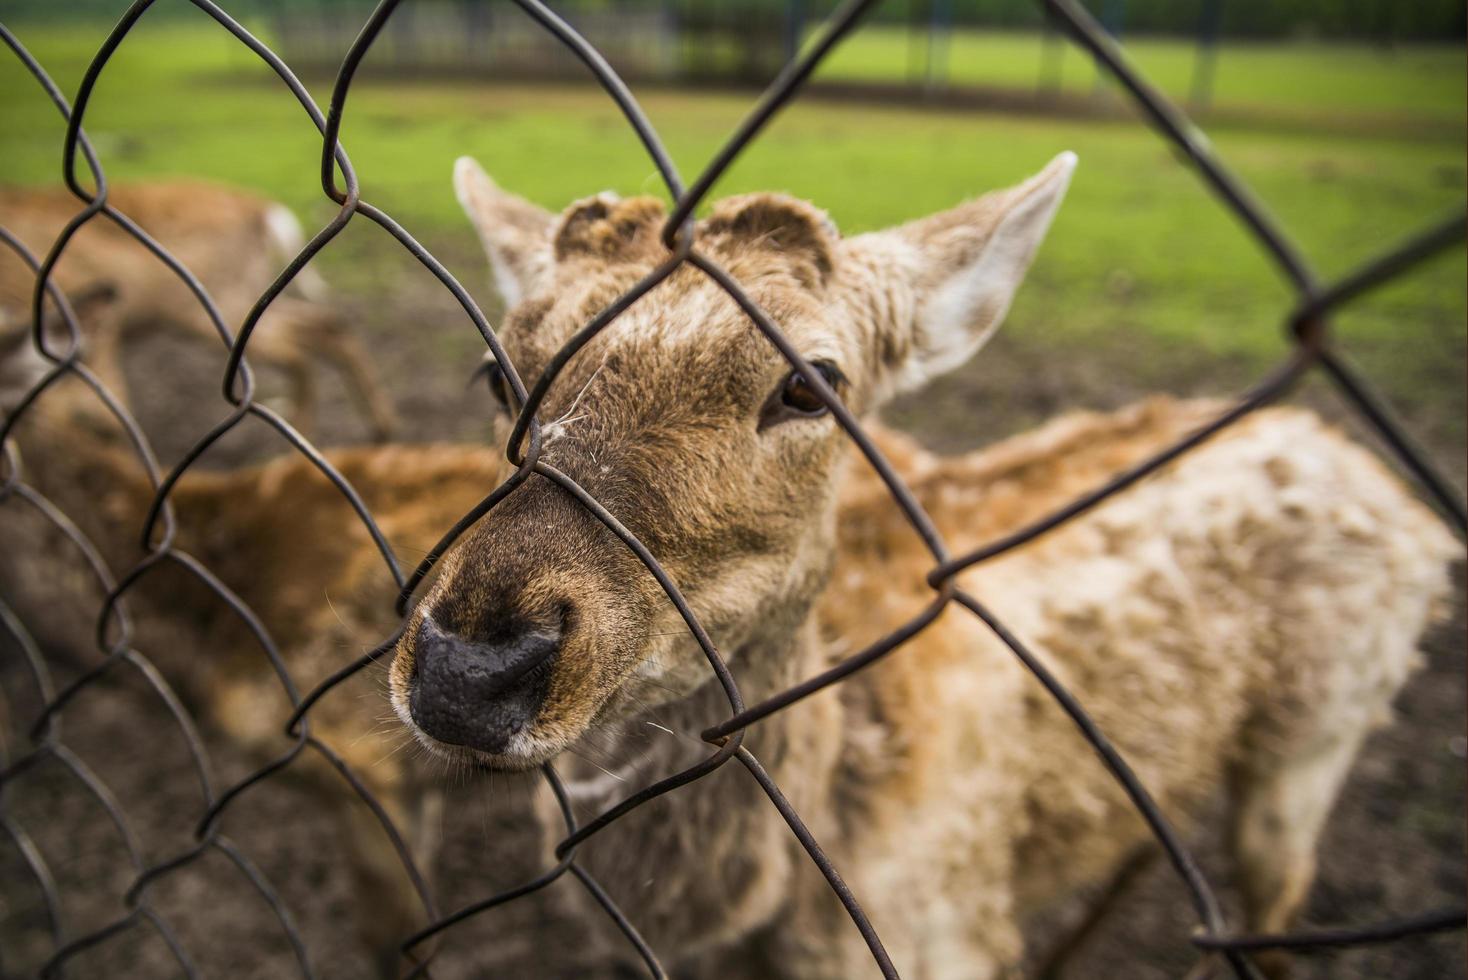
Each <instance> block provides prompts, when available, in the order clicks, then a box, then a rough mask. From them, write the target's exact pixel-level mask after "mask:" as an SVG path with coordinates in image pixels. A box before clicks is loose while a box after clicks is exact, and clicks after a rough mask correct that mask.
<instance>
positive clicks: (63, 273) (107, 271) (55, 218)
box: [0, 181, 396, 439]
mask: <svg viewBox="0 0 1468 980" xmlns="http://www.w3.org/2000/svg"><path fill="white" fill-rule="evenodd" d="M108 201H109V203H110V204H112V205H113V206H114V207H115V208H117V209H118V210H119V211H121V212H122V213H123V214H125V215H127V216H128V217H130V218H132V219H133V220H134V221H135V222H136V223H137V224H138V225H139V226H140V227H141V228H142V229H143V230H144V231H146V232H147V233H148V234H149V235H151V236H152V237H153V238H154V239H155V240H157V241H158V242H159V243H160V244H161V245H162V246H163V247H164V248H166V249H168V250H169V251H170V252H171V253H172V254H173V256H174V257H175V258H176V259H178V260H179V261H180V262H182V263H183V265H184V266H185V267H186V268H187V269H189V270H190V271H191V272H193V273H194V275H195V276H196V277H197V278H198V279H199V281H200V282H201V283H202V284H203V285H204V288H205V289H206V290H208V292H209V295H210V296H211V298H213V300H214V302H215V305H216V306H217V307H218V309H219V313H220V316H221V317H222V319H223V321H224V325H225V326H226V327H228V328H229V329H230V330H231V331H238V330H239V328H240V326H241V324H243V322H244V320H245V317H246V315H247V314H248V313H249V311H250V309H251V307H253V306H254V304H255V302H256V300H258V299H259V297H260V295H261V293H263V292H264V291H265V289H266V287H267V286H269V285H270V283H271V281H272V280H273V279H274V278H275V277H276V275H277V274H278V273H279V272H280V270H281V269H282V268H284V266H285V264H286V263H287V262H288V261H289V260H290V259H292V258H294V257H295V255H296V253H298V252H299V251H300V249H301V248H302V246H303V245H304V244H305V239H304V236H303V234H302V231H301V226H300V222H299V221H297V220H296V217H295V215H293V214H292V213H291V211H290V210H289V209H288V208H287V207H285V205H283V204H279V203H277V202H275V201H271V200H268V199H266V198H263V197H259V196H257V195H255V194H251V193H249V192H247V191H243V190H238V189H234V188H227V187H222V186H219V185H215V184H208V183H204V182H200V181H169V182H159V183H145V184H123V185H120V186H117V187H114V188H112V189H111V190H110V192H109V195H108ZM81 209H82V204H81V202H80V201H78V199H77V198H76V197H75V196H74V195H72V194H71V193H70V192H69V191H67V190H66V189H64V188H39V189H33V188H0V224H3V225H4V226H5V227H6V228H7V229H8V230H9V231H10V232H11V233H12V234H14V235H16V237H18V238H19V239H20V240H21V241H22V242H23V243H25V244H26V245H27V247H29V248H30V250H31V251H32V252H33V253H35V254H36V255H37V257H44V255H45V250H46V249H47V248H48V247H49V246H50V244H51V243H52V242H53V241H55V239H56V236H57V235H58V234H59V233H60V232H61V230H62V228H63V227H64V226H65V225H66V223H67V222H68V221H69V220H71V219H72V218H73V217H74V216H75V215H76V214H77V213H79V212H80V211H81ZM53 282H55V283H56V284H57V285H59V286H61V287H62V288H63V289H65V290H67V291H68V292H70V293H77V292H79V291H81V290H82V289H84V288H86V287H89V286H92V285H94V284H97V283H104V282H105V283H108V284H110V285H111V286H112V287H113V288H115V289H116V290H117V291H118V294H119V301H118V302H117V303H115V304H113V305H112V306H111V307H110V308H109V309H108V310H107V315H106V316H105V317H94V318H92V319H91V321H90V322H86V323H83V324H82V328H83V335H84V336H83V343H84V347H85V351H86V355H87V361H88V363H89V365H90V366H91V367H92V369H93V370H94V371H95V372H96V373H97V375H98V376H99V377H100V378H101V379H102V380H103V381H104V383H106V384H107V386H108V388H109V389H111V390H112V391H114V392H116V393H118V394H122V393H125V392H126V391H127V390H128V389H127V384H126V379H125V378H124V375H123V361H122V352H123V350H124V349H125V347H126V345H127V344H128V342H129V339H130V338H135V337H137V336H139V335H140V334H141V333H143V332H150V331H156V330H159V329H160V328H161V329H168V330H171V331H174V332H176V333H180V334H182V335H183V336H186V337H191V338H193V339H196V340H202V341H204V342H206V343H209V344H212V345H215V346H219V345H220V344H222V341H221V339H220V337H219V335H218V333H217V332H216V330H215V327H214V324H212V323H211V322H210V321H209V318H208V316H207V315H206V314H205V312H204V309H203V307H202V306H201V305H200V303H199V301H198V300H197V299H196V298H195V297H194V295H193V294H192V293H191V292H190V291H189V289H188V288H187V287H186V286H185V285H184V284H183V282H182V281H180V280H179V279H178V277H177V276H176V275H174V273H173V272H172V271H171V270H170V269H168V268H167V267H166V266H165V265H164V264H163V263H162V262H160V261H159V260H158V259H157V258H155V257H154V256H153V255H151V254H149V252H148V251H147V250H146V249H145V248H144V247H143V246H142V245H140V244H138V242H137V241H136V240H135V239H133V238H132V236H131V235H129V234H128V233H127V232H125V231H123V230H122V229H121V228H119V227H117V226H116V225H114V224H113V223H112V222H111V221H110V220H108V219H107V218H106V217H105V216H101V217H97V218H94V219H92V220H91V221H89V222H88V223H87V224H85V225H84V226H83V227H82V228H81V229H80V230H79V231H78V232H77V233H76V235H75V236H74V237H73V238H72V240H71V242H70V243H69V244H68V246H67V249H66V251H65V252H64V253H63V254H62V258H61V260H60V262H59V263H58V264H57V266H56V269H55V271H54V274H53ZM33 283H34V276H33V274H32V272H31V270H30V268H29V267H28V266H26V265H25V263H23V262H22V261H21V260H20V258H19V257H18V256H15V255H11V254H9V253H8V251H7V252H6V254H5V255H4V257H3V259H0V315H3V317H4V318H5V319H10V320H14V321H19V322H26V321H28V320H29V318H30V309H31V289H32V286H33ZM328 295H329V294H328V290H327V287H326V284H325V282H324V281H323V280H322V279H321V277H320V275H319V274H318V273H316V272H315V271H314V270H313V269H311V268H310V267H309V266H308V267H307V268H306V269H304V270H302V272H301V273H300V274H299V275H298V276H297V277H296V278H295V279H294V280H292V286H291V287H290V288H288V290H287V291H286V293H285V294H283V295H281V296H278V297H276V299H275V301H274V302H272V303H271V305H270V307H269V308H268V309H267V310H266V312H265V315H264V316H263V317H262V318H261V321H260V324H259V329H258V331H257V332H256V333H255V334H254V335H253V336H252V337H251V340H250V345H249V348H248V352H247V354H248V356H249V357H251V358H253V359H255V360H256V361H258V362H260V363H264V364H269V365H272V366H274V367H276V368H278V369H280V370H281V371H283V372H284V373H285V374H286V376H287V379H288V382H289V385H290V391H291V400H292V411H291V414H292V415H293V416H294V417H295V418H296V419H297V420H298V421H299V423H300V425H301V426H303V427H304V428H306V429H310V428H311V427H312V426H313V424H314V421H315V409H316V386H315V376H314V375H315V372H314V368H313V365H312V359H313V357H321V358H324V359H326V360H328V361H330V362H331V363H332V364H333V365H334V366H335V367H336V368H337V369H338V370H339V371H341V372H342V374H343V376H344V378H345V379H346V380H347V381H348V383H349V384H350V386H351V390H352V394H353V396H354V397H355V398H356V399H357V401H358V402H359V404H360V405H361V407H362V408H363V409H364V411H365V412H366V414H367V416H368V418H369V421H370V423H371V426H372V432H373V435H374V436H375V437H377V438H379V439H382V438H386V437H387V436H389V435H390V434H391V433H392V431H393V429H394V427H395V425H396V417H395V413H394V410H393V407H392V402H391V399H390V398H389V397H388V395H387V393H386V392H385V391H384V390H383V389H382V385H381V383H380V382H379V381H378V379H377V376H376V374H375V373H374V371H373V369H372V365H371V362H370V360H369V358H368V357H367V355H366V353H365V351H364V350H363V348H362V346H361V344H360V343H359V341H358V339H357V337H356V336H355V335H354V334H353V333H352V332H351V330H350V328H349V326H348V324H347V323H346V321H345V320H344V318H343V317H342V316H341V315H340V314H339V313H337V312H336V311H335V310H334V309H332V307H331V306H330V305H329V304H328V302H327V299H328Z"/></svg>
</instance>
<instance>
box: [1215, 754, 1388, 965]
mask: <svg viewBox="0 0 1468 980" xmlns="http://www.w3.org/2000/svg"><path fill="white" fill-rule="evenodd" d="M1363 734H1364V733H1363V732H1354V733H1346V734H1344V735H1333V736H1332V737H1331V738H1330V739H1329V741H1326V742H1324V743H1317V744H1316V745H1314V746H1312V747H1311V749H1310V751H1308V752H1305V753H1300V754H1294V755H1291V756H1289V757H1281V756H1271V757H1270V758H1268V759H1265V760H1263V761H1254V762H1252V763H1250V764H1246V768H1245V769H1244V770H1243V771H1242V772H1241V773H1240V774H1238V775H1237V776H1236V778H1235V809H1234V814H1233V827H1232V830H1233V851H1234V857H1235V860H1236V861H1237V862H1238V865H1239V872H1240V878H1241V882H1242V888H1243V898H1244V909H1245V916H1246V924H1247V929H1248V931H1249V932H1254V933H1271V932H1282V931H1284V930H1286V929H1288V928H1290V925H1291V924H1292V923H1293V921H1294V918H1295V915H1296V913H1297V912H1298V911H1299V910H1300V907H1301V906H1302V905H1304V903H1305V899H1306V898H1307V897H1308V896H1309V892H1310V886H1311V884H1312V883H1313V882H1314V880H1315V870H1316V863H1315V860H1316V859H1315V851H1316V846H1317V844H1318V843H1319V840H1320V834H1321V832H1322V831H1323V830H1324V828H1325V820H1326V817H1328V816H1329V815H1330V811H1331V807H1332V806H1333V805H1334V804H1335V799H1336V796H1337V795H1338V794H1339V792H1340V788H1341V785H1342V784H1343V783H1344V782H1345V778H1346V774H1347V773H1348V772H1349V771H1350V767H1351V763H1352V761H1353V760H1354V759H1355V757H1356V751H1357V749H1359V748H1360V745H1361V739H1362V736H1363ZM1255 959H1256V961H1257V962H1258V964H1259V966H1260V967H1261V968H1262V969H1263V970H1264V971H1265V972H1266V973H1267V974H1269V975H1270V976H1271V977H1282V976H1284V975H1286V974H1287V973H1288V970H1289V962H1290V957H1289V955H1288V954H1287V953H1284V952H1282V951H1271V952H1268V953H1265V954H1261V955H1259V956H1257V957H1255Z"/></svg>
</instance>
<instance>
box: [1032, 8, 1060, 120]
mask: <svg viewBox="0 0 1468 980" xmlns="http://www.w3.org/2000/svg"><path fill="white" fill-rule="evenodd" d="M1042 23H1043V25H1044V26H1043V27H1042V28H1041V34H1040V77H1039V78H1038V79H1037V81H1036V84H1035V94H1036V95H1037V96H1039V97H1040V98H1041V99H1044V100H1047V101H1053V100H1055V99H1058V98H1059V97H1060V82H1061V59H1062V58H1063V57H1064V56H1065V43H1064V38H1062V37H1061V36H1060V32H1059V31H1058V30H1056V26H1055V18H1054V17H1053V16H1052V15H1051V14H1050V11H1049V8H1045V19H1044V21H1043V22H1042Z"/></svg>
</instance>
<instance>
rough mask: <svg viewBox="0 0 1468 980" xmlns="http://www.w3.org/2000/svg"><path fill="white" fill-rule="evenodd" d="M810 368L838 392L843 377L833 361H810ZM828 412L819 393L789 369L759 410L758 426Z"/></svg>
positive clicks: (766, 425) (843, 380)
mask: <svg viewBox="0 0 1468 980" xmlns="http://www.w3.org/2000/svg"><path fill="white" fill-rule="evenodd" d="M811 367H813V368H815V369H816V372H817V373H818V374H820V376H821V380H823V381H825V382H826V384H828V385H829V386H830V387H831V388H832V389H833V390H835V391H836V393H837V394H840V391H841V388H842V386H843V385H845V383H846V377H845V375H843V374H842V373H841V371H840V369H839V368H837V367H836V365H835V364H832V363H831V362H830V361H813V362H811ZM828 411H829V409H827V408H826V403H825V402H823V401H821V396H820V395H819V394H818V393H817V392H816V389H815V388H814V387H813V386H812V385H811V383H810V382H809V381H807V380H805V377H804V376H803V375H802V374H801V373H800V372H799V371H795V370H792V371H791V372H790V373H789V374H787V375H786V376H785V379H784V380H783V381H781V382H780V386H779V387H778V388H776V389H775V390H774V392H772V393H771V395H770V397H769V399H768V400H766V402H765V407H764V409H763V410H762V411H761V413H760V424H759V427H760V428H761V429H766V428H769V427H770V426H772V425H778V424H779V423H781V422H788V421H790V420H791V419H802V418H804V419H812V418H819V417H820V416H822V415H825V414H826V413H827V412H828Z"/></svg>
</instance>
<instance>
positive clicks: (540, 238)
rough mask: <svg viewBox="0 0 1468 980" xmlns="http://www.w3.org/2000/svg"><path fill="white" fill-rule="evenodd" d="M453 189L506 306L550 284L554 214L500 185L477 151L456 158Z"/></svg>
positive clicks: (554, 224)
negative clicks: (475, 232) (472, 227)
mask: <svg viewBox="0 0 1468 980" xmlns="http://www.w3.org/2000/svg"><path fill="white" fill-rule="evenodd" d="M454 192H455V193H456V194H457V195H458V197H459V204H460V206H462V207H463V209H464V213H465V214H467V215H468V216H469V220H470V221H471V222H472V223H473V225H474V230H475V231H477V232H479V240H480V242H482V243H483V244H484V251H485V253H486V254H487V255H488V256H489V266H490V269H491V270H492V271H493V272H494V282H495V285H496V286H497V287H498V288H499V292H500V298H501V299H503V300H504V302H505V306H506V307H510V306H514V305H515V304H516V303H518V302H520V301H521V300H522V299H524V298H525V297H527V296H533V295H535V293H537V292H539V291H540V290H541V289H543V288H546V287H548V286H549V285H550V281H551V267H552V265H553V263H554V256H553V253H552V250H551V235H552V232H553V231H554V229H555V226H556V220H557V219H556V217H555V216H554V215H552V214H551V213H550V212H549V211H546V210H545V209H544V208H541V207H537V206H536V205H534V204H531V203H530V202H529V201H527V200H525V199H524V198H523V197H517V196H516V195H514V194H511V193H509V192H507V191H504V190H501V189H500V187H499V186H498V185H497V184H495V182H494V181H492V180H490V179H489V175H488V174H486V173H485V172H484V168H483V167H481V166H479V164H478V162H477V161H475V160H474V159H473V158H472V157H459V159H458V160H457V161H456V162H455V163H454Z"/></svg>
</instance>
